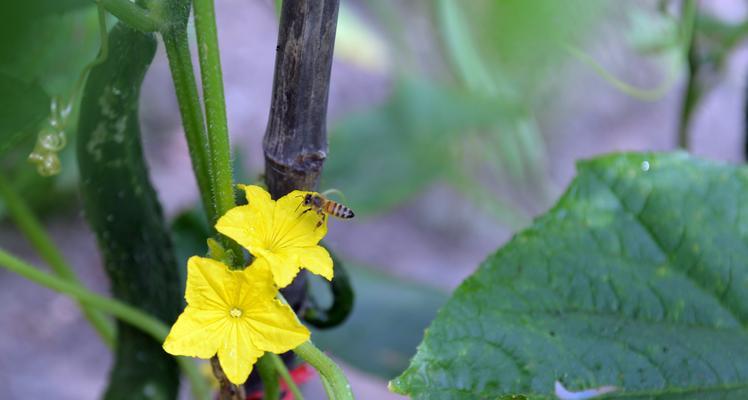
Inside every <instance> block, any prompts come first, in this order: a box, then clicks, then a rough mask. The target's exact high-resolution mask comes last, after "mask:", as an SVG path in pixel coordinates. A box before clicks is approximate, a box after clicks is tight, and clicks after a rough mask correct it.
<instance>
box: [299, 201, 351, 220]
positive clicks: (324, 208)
mask: <svg viewBox="0 0 748 400" xmlns="http://www.w3.org/2000/svg"><path fill="white" fill-rule="evenodd" d="M303 197H304V200H303V201H302V202H301V204H299V207H301V206H304V207H307V209H306V210H304V211H303V212H302V214H304V213H306V212H309V211H311V210H314V211H315V212H316V213H317V214H318V215H320V216H321V217H322V218H320V221H319V222H318V223H317V228H319V227H320V226H321V225H322V224H323V223H324V222H325V218H327V216H328V215H332V216H333V217H336V218H341V219H351V218H353V215H354V214H353V210H351V209H350V208H348V207H346V206H344V205H342V204H340V203H338V202H336V201H332V200H330V199H328V198H326V197H325V196H323V195H321V194H319V193H307V194H306V195H304V196H303Z"/></svg>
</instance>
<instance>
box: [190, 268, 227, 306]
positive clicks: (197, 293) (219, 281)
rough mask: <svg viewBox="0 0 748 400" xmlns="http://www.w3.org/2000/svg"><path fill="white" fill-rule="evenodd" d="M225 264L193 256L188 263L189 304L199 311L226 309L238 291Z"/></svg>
mask: <svg viewBox="0 0 748 400" xmlns="http://www.w3.org/2000/svg"><path fill="white" fill-rule="evenodd" d="M230 274H231V272H230V271H229V269H228V267H226V265H224V264H223V263H221V262H219V261H216V260H212V259H210V258H203V257H197V256H193V257H190V259H189V260H188V261H187V290H186V291H185V296H184V297H185V299H186V300H187V304H189V305H191V306H192V307H193V308H199V309H206V310H210V309H217V308H222V307H223V308H225V307H226V305H227V304H230V303H231V296H232V295H233V293H234V292H235V291H236V281H235V280H234V279H231V277H230Z"/></svg>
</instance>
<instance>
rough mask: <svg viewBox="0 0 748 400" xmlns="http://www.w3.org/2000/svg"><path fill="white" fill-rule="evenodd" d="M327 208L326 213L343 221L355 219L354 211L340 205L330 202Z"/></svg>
mask: <svg viewBox="0 0 748 400" xmlns="http://www.w3.org/2000/svg"><path fill="white" fill-rule="evenodd" d="M325 206H326V207H325V212H327V213H328V214H330V215H332V216H334V217H337V218H343V219H348V218H353V211H352V210H351V209H350V208H348V207H346V206H344V205H342V204H340V203H337V202H334V201H328V202H327V204H325Z"/></svg>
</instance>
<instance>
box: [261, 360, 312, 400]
mask: <svg viewBox="0 0 748 400" xmlns="http://www.w3.org/2000/svg"><path fill="white" fill-rule="evenodd" d="M265 357H270V360H271V361H272V362H273V366H275V370H276V371H278V373H279V374H280V376H281V377H283V380H284V381H285V382H286V386H288V390H290V391H291V393H293V397H294V400H304V396H303V395H302V394H301V390H299V387H298V386H296V382H294V381H293V378H292V377H291V374H290V373H289V372H288V368H286V364H285V363H284V362H283V359H282V358H280V356H279V355H277V354H274V353H267V354H265Z"/></svg>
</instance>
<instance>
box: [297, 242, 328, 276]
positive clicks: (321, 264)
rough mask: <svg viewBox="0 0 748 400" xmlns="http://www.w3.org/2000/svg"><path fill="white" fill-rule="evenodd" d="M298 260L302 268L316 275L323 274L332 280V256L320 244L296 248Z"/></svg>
mask: <svg viewBox="0 0 748 400" xmlns="http://www.w3.org/2000/svg"><path fill="white" fill-rule="evenodd" d="M297 251H298V252H299V262H300V263H301V266H302V267H303V268H306V269H308V270H309V271H310V272H312V273H315V274H317V275H321V276H324V277H325V278H326V279H327V280H328V281H329V280H332V274H333V270H332V257H330V253H329V252H328V251H327V249H325V248H324V247H322V246H311V247H305V248H301V249H298V250H297Z"/></svg>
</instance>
